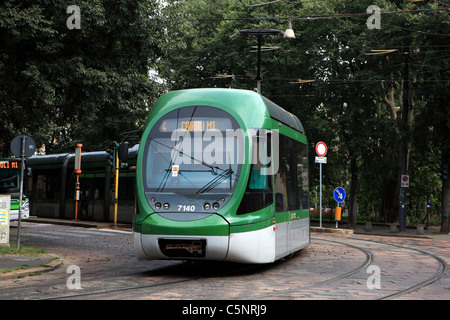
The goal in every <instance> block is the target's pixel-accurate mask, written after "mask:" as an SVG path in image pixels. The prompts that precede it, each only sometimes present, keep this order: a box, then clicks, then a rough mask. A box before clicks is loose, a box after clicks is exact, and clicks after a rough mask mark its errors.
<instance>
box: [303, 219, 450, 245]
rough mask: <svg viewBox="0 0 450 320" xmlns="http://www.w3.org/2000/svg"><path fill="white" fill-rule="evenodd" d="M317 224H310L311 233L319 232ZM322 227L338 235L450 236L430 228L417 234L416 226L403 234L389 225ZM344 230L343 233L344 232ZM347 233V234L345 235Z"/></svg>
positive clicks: (408, 228)
mask: <svg viewBox="0 0 450 320" xmlns="http://www.w3.org/2000/svg"><path fill="white" fill-rule="evenodd" d="M318 226H319V222H318V221H312V222H311V231H314V232H321V231H320V230H319V229H320V228H319V227H318ZM322 227H323V229H325V231H323V232H333V233H340V234H349V233H350V234H366V235H377V236H385V237H414V238H429V239H442V240H450V234H441V233H439V230H440V227H435V226H430V227H429V228H424V230H423V234H418V229H417V227H416V226H409V227H407V228H406V230H405V231H404V232H399V231H398V226H397V228H396V229H395V231H391V226H390V225H389V224H372V227H371V229H367V228H366V226H365V225H363V224H358V225H357V227H356V228H355V229H354V230H352V229H349V228H348V227H347V224H346V223H344V224H343V223H339V227H338V229H336V223H335V222H328V221H327V222H323V221H322ZM344 230H345V231H344ZM346 232H349V233H346Z"/></svg>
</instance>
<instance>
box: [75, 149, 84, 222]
mask: <svg viewBox="0 0 450 320" xmlns="http://www.w3.org/2000/svg"><path fill="white" fill-rule="evenodd" d="M82 146H83V145H82V144H81V143H77V146H76V148H75V173H76V174H77V182H75V221H77V218H78V201H79V200H80V189H81V188H80V173H81V147H82Z"/></svg>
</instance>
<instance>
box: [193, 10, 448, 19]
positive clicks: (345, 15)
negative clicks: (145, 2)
mask: <svg viewBox="0 0 450 320" xmlns="http://www.w3.org/2000/svg"><path fill="white" fill-rule="evenodd" d="M433 11H450V8H431V9H409V10H394V11H382V12H380V14H397V13H417V12H433ZM370 15H372V13H367V12H358V13H335V14H321V15H308V16H286V17H241V18H217V17H216V18H195V19H187V20H188V21H240V20H242V21H245V20H248V21H251V20H313V19H332V18H348V17H357V16H370Z"/></svg>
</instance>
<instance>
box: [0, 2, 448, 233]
mask: <svg viewBox="0 0 450 320" xmlns="http://www.w3.org/2000/svg"><path fill="white" fill-rule="evenodd" d="M77 6H78V7H79V8H80V16H81V21H80V22H81V23H80V28H79V29H77V28H73V29H70V28H68V26H67V24H68V21H67V20H68V19H69V18H70V17H71V15H72V13H70V12H69V13H67V7H68V5H67V2H65V1H61V0H33V1H31V0H21V1H14V0H6V1H4V2H3V3H2V4H1V5H0V9H1V10H0V39H1V46H0V121H1V122H2V125H1V126H0V133H1V135H0V137H1V139H0V153H1V154H2V155H3V156H6V155H8V153H9V142H10V141H11V139H12V138H13V137H14V135H16V134H18V133H28V134H30V135H32V136H33V137H34V138H35V140H36V141H37V142H38V145H45V147H46V148H45V150H46V152H47V153H54V152H61V151H66V152H67V151H70V152H72V150H73V147H74V145H75V143H77V142H81V143H83V146H84V149H85V150H102V149H105V148H107V147H108V145H109V144H110V143H111V141H114V140H118V139H119V133H120V132H124V131H131V130H136V129H140V128H142V125H143V123H144V121H145V118H146V116H147V113H148V110H149V109H150V108H151V105H152V103H153V101H154V100H155V99H156V98H157V97H158V96H159V95H160V94H161V93H163V92H164V91H167V90H177V89H184V88H198V87H232V88H241V89H250V90H253V89H254V88H255V87H256V81H255V77H256V62H257V61H256V60H257V59H256V58H257V57H256V49H255V46H256V45H257V39H256V38H255V37H253V36H251V35H248V36H243V35H240V34H239V33H238V31H239V30H243V29H277V30H282V31H284V30H285V29H286V27H287V25H288V22H289V21H290V22H291V24H292V27H293V29H294V31H295V35H296V38H295V39H290V40H286V39H283V37H282V36H272V35H270V36H264V38H263V43H262V45H263V52H262V54H261V57H262V63H261V66H262V78H263V81H262V94H263V95H264V96H266V97H267V98H269V99H271V100H272V101H274V102H276V103H277V104H279V105H280V106H282V107H283V108H285V109H287V110H288V111H290V112H292V113H294V114H296V115H297V116H298V117H299V118H300V120H301V121H302V123H303V125H304V127H305V129H306V132H307V136H308V142H309V147H310V148H309V149H310V150H311V151H310V157H309V158H310V184H311V190H310V191H311V203H312V204H313V205H314V201H315V200H314V199H315V193H316V189H315V186H316V185H318V177H319V173H318V166H317V165H315V164H314V152H313V150H314V145H315V143H317V142H318V141H325V142H326V143H327V145H328V147H329V152H328V163H327V164H326V165H324V194H328V195H329V196H328V197H326V199H330V200H329V203H326V205H327V206H330V207H333V206H334V205H335V204H334V202H333V200H332V190H333V189H334V188H335V187H337V186H342V187H345V188H346V190H348V198H347V199H346V201H347V206H348V207H349V209H350V210H349V211H350V213H349V223H350V225H352V226H354V225H355V223H356V218H357V215H359V216H361V215H367V216H369V215H371V216H381V219H383V220H384V221H386V222H394V221H398V218H399V206H400V205H399V204H400V202H399V197H400V175H401V163H402V159H401V154H402V152H401V148H402V146H403V147H405V146H406V147H407V148H406V152H403V154H406V156H407V157H406V164H407V165H408V167H407V174H408V175H410V180H411V184H410V188H409V189H408V198H407V207H408V219H409V221H411V222H417V221H422V220H423V218H424V215H425V211H426V210H427V209H426V205H425V204H426V201H427V200H430V201H431V204H432V205H431V208H429V209H428V210H431V212H437V213H440V214H441V217H442V230H443V231H445V230H447V232H448V231H449V230H448V228H449V219H448V217H449V212H450V185H449V183H448V181H447V180H446V179H443V177H442V175H441V174H442V168H443V167H444V166H445V164H448V163H449V162H450V160H449V159H450V114H449V109H450V108H449V87H450V74H449V73H450V68H449V67H450V65H449V64H450V45H449V44H448V43H449V41H448V40H449V38H450V15H449V8H450V6H449V5H448V4H446V3H444V2H441V1H420V2H406V1H399V0H390V1H388V0H363V1H357V2H355V1H350V0H319V1H296V0H279V1H265V0H226V1H223V0H180V1H175V0H166V1H163V0H135V1H120V0H117V1H106V0H93V1H87V0H80V1H77ZM377 8H379V10H380V12H379V14H378V13H377ZM233 35H234V36H233ZM404 163H405V161H404ZM327 201H328V200H327ZM368 218H369V217H368Z"/></svg>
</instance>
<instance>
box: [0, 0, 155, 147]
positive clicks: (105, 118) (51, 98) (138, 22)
mask: <svg viewBox="0 0 450 320" xmlns="http://www.w3.org/2000/svg"><path fill="white" fill-rule="evenodd" d="M77 5H78V6H79V7H80V10H81V28H80V29H72V30H71V29H69V28H68V27H67V26H66V20H67V19H68V18H69V17H70V16H71V14H70V13H69V14H67V13H66V10H67V6H68V4H67V2H66V1H62V0H53V1H48V0H38V1H34V0H33V1H31V0H28V1H13V0H7V1H4V2H2V4H1V5H0V34H1V37H2V46H1V47H0V110H1V111H0V113H1V118H0V121H1V122H2V123H1V125H0V128H1V129H0V130H1V132H0V133H1V137H2V139H1V140H0V150H1V151H0V153H2V154H3V155H4V156H6V155H8V153H9V141H11V139H12V138H13V137H14V135H16V134H18V133H28V134H31V135H32V136H33V137H34V138H35V140H36V142H37V143H38V145H39V146H40V145H41V144H45V146H46V151H47V153H51V152H58V151H72V150H73V148H74V145H75V143H77V142H82V143H83V145H84V150H99V149H104V148H105V146H106V145H108V144H109V142H110V141H112V140H118V139H119V136H118V134H119V133H120V132H123V131H130V130H133V129H136V123H138V125H139V121H140V123H141V124H142V120H141V119H142V118H143V117H144V114H146V113H147V110H148V106H149V104H151V103H152V101H153V100H154V99H155V97H156V96H157V95H158V94H159V91H160V89H159V86H158V85H157V84H156V83H154V82H152V81H151V80H150V79H149V77H148V72H149V69H150V68H151V67H152V65H153V64H154V63H155V62H156V60H157V58H159V57H160V56H161V50H160V48H159V47H160V39H161V37H162V34H163V31H162V25H163V22H162V20H161V17H159V16H158V14H159V12H158V10H159V4H158V2H157V1H145V0H141V1H103V0H95V1H87V0H84V1H78V2H77ZM149 16H153V17H154V19H152V20H150V19H149V18H148V17H149ZM138 119H139V120H138Z"/></svg>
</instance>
